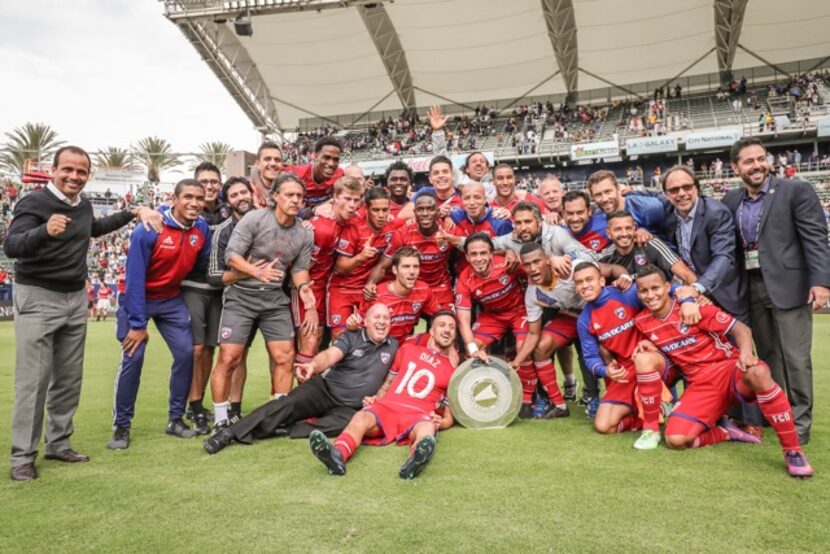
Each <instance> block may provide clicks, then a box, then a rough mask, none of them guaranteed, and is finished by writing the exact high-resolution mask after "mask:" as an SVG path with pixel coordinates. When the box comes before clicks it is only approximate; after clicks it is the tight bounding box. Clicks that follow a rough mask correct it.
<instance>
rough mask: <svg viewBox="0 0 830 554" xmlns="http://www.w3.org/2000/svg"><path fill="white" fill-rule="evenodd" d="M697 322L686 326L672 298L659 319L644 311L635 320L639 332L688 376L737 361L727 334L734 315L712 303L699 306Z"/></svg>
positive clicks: (733, 322) (736, 352) (734, 350)
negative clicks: (668, 308)
mask: <svg viewBox="0 0 830 554" xmlns="http://www.w3.org/2000/svg"><path fill="white" fill-rule="evenodd" d="M700 316H701V319H700V322H699V323H698V324H697V325H691V326H690V325H686V324H685V323H683V322H682V321H681V319H680V304H679V303H678V302H675V301H672V307H671V311H670V312H669V314H668V315H667V316H666V317H665V318H663V319H658V318H657V317H655V316H654V315H652V314H651V312H649V311H644V312H643V313H641V314H640V315H638V316H637V317H636V318H635V319H634V324H635V325H636V326H637V329H639V330H640V332H641V333H642V334H643V335H644V336H645V338H647V339H648V340H650V341H651V342H653V343H654V344H655V345H657V347H658V348H659V349H660V350H661V351H663V353H664V354H665V355H666V356H668V357H669V359H670V360H671V361H672V362H674V363H675V365H676V366H678V367H679V368H680V371H682V372H683V374H684V375H686V376H687V377H693V376H695V375H697V374H700V373H702V372H705V371H707V370H710V369H713V368H716V367H718V365H720V364H721V362H727V361H737V360H738V351H737V349H736V348H735V347H734V346H732V344H731V343H730V342H729V340H727V338H726V333H728V332H729V330H730V329H732V326H733V325H735V318H734V317H733V316H732V315H730V314H728V313H726V312H724V311H723V310H721V309H720V308H717V307H715V306H700Z"/></svg>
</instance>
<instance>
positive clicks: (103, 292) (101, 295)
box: [98, 285, 112, 300]
mask: <svg viewBox="0 0 830 554" xmlns="http://www.w3.org/2000/svg"><path fill="white" fill-rule="evenodd" d="M111 295H112V289H111V288H109V287H108V286H106V285H101V286H100V287H98V300H109V297H110V296H111Z"/></svg>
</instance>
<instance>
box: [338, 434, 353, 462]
mask: <svg viewBox="0 0 830 554" xmlns="http://www.w3.org/2000/svg"><path fill="white" fill-rule="evenodd" d="M334 447H335V448H336V449H337V450H339V451H340V455H341V456H342V457H343V461H344V462H345V461H348V459H349V458H351V457H352V454H354V453H355V450H357V441H355V440H354V437H353V436H351V435H350V434H348V433H346V432H343V433H340V435H339V436H338V437H337V438H336V439H335V440H334Z"/></svg>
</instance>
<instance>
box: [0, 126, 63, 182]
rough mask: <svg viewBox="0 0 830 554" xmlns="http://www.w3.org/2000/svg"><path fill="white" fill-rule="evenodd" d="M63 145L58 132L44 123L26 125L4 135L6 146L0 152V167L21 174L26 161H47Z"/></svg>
mask: <svg viewBox="0 0 830 554" xmlns="http://www.w3.org/2000/svg"><path fill="white" fill-rule="evenodd" d="M63 145H64V142H63V141H62V140H58V132H57V131H55V130H54V129H52V128H51V127H49V125H46V124H45V123H26V124H25V125H23V126H22V127H17V128H16V129H13V130H12V131H11V132H8V133H6V144H4V145H3V147H2V150H0V167H2V168H3V169H6V170H7V171H13V172H15V171H16V172H17V173H19V174H21V175H22V174H23V172H24V171H25V167H26V162H27V161H28V160H32V161H36V162H40V161H44V160H49V158H51V157H52V155H54V153H55V151H57V149H58V148H60V147H61V146H63Z"/></svg>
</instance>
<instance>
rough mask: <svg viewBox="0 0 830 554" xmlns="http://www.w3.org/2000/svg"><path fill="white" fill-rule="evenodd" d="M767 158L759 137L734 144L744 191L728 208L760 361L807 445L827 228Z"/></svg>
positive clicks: (829, 255) (816, 206) (829, 272)
mask: <svg viewBox="0 0 830 554" xmlns="http://www.w3.org/2000/svg"><path fill="white" fill-rule="evenodd" d="M766 157H767V152H766V148H764V145H763V143H762V142H761V141H760V140H758V139H756V138H752V137H748V138H744V139H741V140H739V141H738V142H736V143H735V144H734V145H732V151H731V160H732V170H733V171H735V173H736V174H737V175H739V176H740V178H741V181H742V182H743V183H742V184H743V186H742V187H741V188H738V189H733V190H730V191H729V192H727V193H726V196H724V198H723V202H724V204H726V205H727V206H728V207H729V209H730V210H732V213H734V214H735V224H736V225H737V227H738V246H739V248H738V254H739V264H740V265H739V267H741V268H742V269H743V270H744V271H745V274H746V276H747V280H748V285H749V309H750V321H751V323H752V332H753V335H755V346H756V348H757V349H758V355H759V356H760V357H761V358H762V359H763V360H764V361H765V362H766V363H767V364H768V365H769V366H770V369H771V370H772V376H773V378H774V379H775V380H776V382H778V384H779V385H781V386H782V387H785V388H786V390H787V392H788V394H789V397H790V403H791V404H792V407H793V414H794V416H795V420H796V430H797V431H798V436H799V440H800V441H801V444H806V443H807V442H808V441H809V440H810V425H811V424H812V411H813V366H812V360H811V358H810V348H811V346H812V337H813V318H812V313H813V311H816V310H818V309H820V308H821V307H823V306H824V305H826V304H827V301H828V299H830V246H829V245H828V242H827V223H826V222H825V220H824V215H823V213H822V209H821V203H820V202H819V200H818V196H816V193H815V191H814V190H813V187H812V186H811V185H810V184H809V183H805V182H803V181H795V180H790V179H779V178H777V177H775V176H774V175H771V174H770V172H769V164H768V163H767V159H766Z"/></svg>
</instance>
